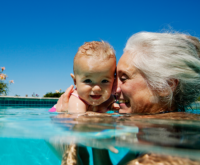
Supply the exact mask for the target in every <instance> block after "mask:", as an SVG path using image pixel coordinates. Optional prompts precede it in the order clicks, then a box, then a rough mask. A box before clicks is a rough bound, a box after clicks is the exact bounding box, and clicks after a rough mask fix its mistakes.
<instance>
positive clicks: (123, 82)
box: [56, 32, 200, 163]
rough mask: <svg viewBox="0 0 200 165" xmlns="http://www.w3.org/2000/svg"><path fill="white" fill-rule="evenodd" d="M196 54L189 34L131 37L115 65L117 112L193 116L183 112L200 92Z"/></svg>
mask: <svg viewBox="0 0 200 165" xmlns="http://www.w3.org/2000/svg"><path fill="white" fill-rule="evenodd" d="M199 57H200V43H199V40H198V39H197V38H195V37H192V36H188V35H184V34H179V33H148V32H142V33H137V34H135V35H133V36H131V37H130V39H129V40H128V42H127V44H126V47H125V49H124V54H123V55H122V57H121V58H120V60H119V62H118V65H117V76H118V87H117V90H116V95H117V98H118V100H119V102H120V104H119V106H120V108H119V113H137V114H148V115H143V116H134V117H133V118H138V117H142V118H145V117H148V118H162V117H164V118H177V119H182V118H188V119H195V118H196V116H195V115H193V114H188V113H184V111H185V109H186V108H187V107H189V106H190V105H191V103H193V102H194V101H196V99H197V97H198V96H199V95H200V60H199ZM72 88H73V86H71V87H70V88H68V89H67V91H66V92H65V94H63V95H62V96H61V98H60V99H59V101H58V103H57V107H56V108H57V111H65V110H66V109H67V105H68V98H69V97H70V93H71V91H72V90H73V89H72ZM110 101H112V98H111V99H110ZM109 104H110V102H106V103H104V104H103V105H101V106H99V109H102V108H104V107H106V106H107V105H109ZM114 107H115V106H114ZM88 113H91V112H88ZM149 114H152V115H149ZM198 119H199V118H198ZM154 157H156V156H155V155H154ZM129 158H130V156H129ZM128 161H129V159H128V158H127V160H124V162H123V163H125V162H128Z"/></svg>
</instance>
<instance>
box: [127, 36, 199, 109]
mask: <svg viewBox="0 0 200 165" xmlns="http://www.w3.org/2000/svg"><path fill="white" fill-rule="evenodd" d="M124 51H128V52H129V53H131V54H132V55H133V58H134V60H133V61H132V62H133V65H134V66H135V67H136V68H138V69H139V70H140V71H141V72H142V73H143V74H144V76H145V78H146V80H147V83H148V84H149V87H150V89H151V90H152V91H157V92H158V91H163V90H166V89H167V90H169V93H170V95H169V96H167V97H159V99H160V101H164V102H165V103H167V104H168V105H172V104H175V105H176V106H177V108H178V109H181V110H183V109H184V107H185V106H188V105H190V104H191V103H192V102H194V101H195V100H196V99H197V97H198V96H199V95H200V59H199V56H200V43H199V40H198V39H197V38H195V37H192V36H188V35H185V34H180V33H149V32H140V33H136V34H134V35H133V36H131V37H130V38H129V40H128V42H127V44H126V47H125V49H124ZM172 79H177V80H178V81H179V84H178V86H177V88H176V90H175V91H174V92H173V91H172V90H171V87H170V85H169V84H170V83H172V82H174V81H171V80H172ZM172 85H173V84H172Z"/></svg>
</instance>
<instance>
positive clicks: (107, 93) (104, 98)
mask: <svg viewBox="0 0 200 165" xmlns="http://www.w3.org/2000/svg"><path fill="white" fill-rule="evenodd" d="M110 96H111V90H105V91H104V94H103V100H104V101H106V100H108V99H109V98H110Z"/></svg>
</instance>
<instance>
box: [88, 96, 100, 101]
mask: <svg viewBox="0 0 200 165" xmlns="http://www.w3.org/2000/svg"><path fill="white" fill-rule="evenodd" d="M90 97H91V98H92V99H95V100H98V99H100V98H101V95H90Z"/></svg>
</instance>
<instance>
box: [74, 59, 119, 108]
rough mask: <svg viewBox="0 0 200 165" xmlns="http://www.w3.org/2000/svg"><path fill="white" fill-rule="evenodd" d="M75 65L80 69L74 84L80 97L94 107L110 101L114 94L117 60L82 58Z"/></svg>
mask: <svg viewBox="0 0 200 165" xmlns="http://www.w3.org/2000/svg"><path fill="white" fill-rule="evenodd" d="M75 65H78V67H77V69H76V70H77V71H76V75H75V77H74V83H75V86H76V88H77V92H78V95H79V97H80V98H82V99H83V100H85V101H87V102H88V103H89V104H90V105H94V106H96V105H99V104H101V103H103V102H105V101H106V100H108V99H109V98H110V95H111V92H112V86H113V82H114V74H115V69H116V60H115V59H114V58H110V59H108V60H99V59H95V58H91V57H90V58H87V57H81V58H80V59H78V60H77V62H76V63H75Z"/></svg>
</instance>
